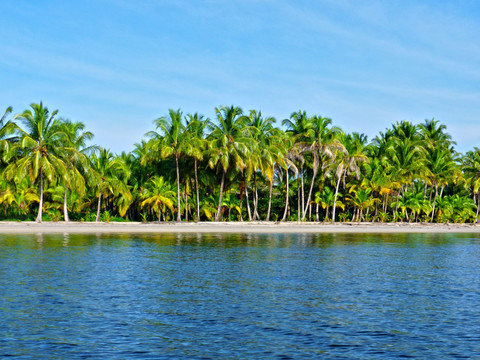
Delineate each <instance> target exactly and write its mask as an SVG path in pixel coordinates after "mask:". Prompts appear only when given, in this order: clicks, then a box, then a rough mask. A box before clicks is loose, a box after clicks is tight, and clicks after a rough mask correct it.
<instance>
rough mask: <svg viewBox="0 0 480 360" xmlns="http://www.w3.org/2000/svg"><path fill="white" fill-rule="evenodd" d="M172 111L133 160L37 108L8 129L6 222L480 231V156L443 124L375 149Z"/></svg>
mask: <svg viewBox="0 0 480 360" xmlns="http://www.w3.org/2000/svg"><path fill="white" fill-rule="evenodd" d="M276 124H277V121H276V119H275V118H273V117H268V116H263V115H262V113H261V111H257V110H250V111H248V112H244V111H242V109H241V108H239V107H235V106H229V107H227V106H221V107H218V108H216V109H215V118H214V119H208V118H205V117H204V116H202V115H200V114H198V113H195V114H183V113H182V111H181V110H180V109H179V110H172V109H170V110H169V111H168V114H167V115H165V116H162V117H160V118H158V119H156V120H155V121H154V122H153V125H154V129H153V130H152V131H150V132H148V133H147V134H145V138H144V139H142V140H141V141H140V142H139V143H137V144H135V147H134V150H133V151H131V152H129V153H126V152H122V153H121V154H113V153H112V152H111V151H109V150H108V149H104V148H102V147H100V146H97V145H92V144H90V143H91V142H92V139H93V134H92V133H91V132H89V131H86V130H85V125H84V124H83V123H82V122H74V121H71V120H68V119H63V118H61V117H59V116H58V111H57V110H55V111H53V112H50V111H49V110H48V108H47V107H45V106H44V105H43V103H42V102H40V103H38V104H37V103H33V104H31V105H30V107H29V109H27V110H25V111H23V112H21V113H18V114H15V115H13V114H12V108H11V107H9V108H7V109H6V111H5V112H4V114H3V116H2V117H1V119H0V172H1V174H2V177H1V181H0V204H1V209H0V219H3V220H34V219H35V220H36V221H42V220H52V221H60V220H64V221H69V220H70V219H72V220H76V221H127V220H130V221H272V220H273V221H323V222H335V221H342V222H345V221H352V222H367V221H375V222H392V221H393V222H395V221H407V222H455V223H465V222H476V220H477V218H478V213H479V209H480V204H479V203H480V196H479V188H480V149H478V148H474V149H473V150H472V151H468V152H467V153H466V154H461V153H459V152H457V151H456V150H455V147H454V146H455V145H456V143H455V142H454V141H453V140H452V137H451V136H450V134H448V133H447V132H446V126H445V125H443V124H441V123H440V122H438V121H437V120H434V119H431V120H425V121H424V122H423V123H420V124H413V123H411V122H407V121H400V122H397V123H395V124H393V125H392V126H391V127H390V128H387V129H386V130H385V131H384V132H380V133H379V134H378V135H377V136H376V137H375V138H374V139H372V140H371V141H368V139H367V137H366V136H365V135H364V134H359V133H356V132H353V133H347V132H345V131H343V130H342V129H341V128H339V127H338V126H334V125H333V123H332V120H331V119H329V118H326V117H321V116H317V115H308V114H307V113H306V112H305V111H297V112H294V113H292V114H291V116H290V117H289V118H288V119H284V120H283V121H282V122H281V125H282V126H276Z"/></svg>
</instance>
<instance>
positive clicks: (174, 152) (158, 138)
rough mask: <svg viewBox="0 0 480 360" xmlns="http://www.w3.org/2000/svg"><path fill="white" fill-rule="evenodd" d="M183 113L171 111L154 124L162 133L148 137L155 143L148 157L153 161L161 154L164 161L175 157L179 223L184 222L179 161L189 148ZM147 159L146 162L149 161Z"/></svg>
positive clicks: (151, 133)
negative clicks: (181, 208)
mask: <svg viewBox="0 0 480 360" xmlns="http://www.w3.org/2000/svg"><path fill="white" fill-rule="evenodd" d="M182 117H183V113H182V112H181V111H180V109H178V110H173V109H169V110H168V116H162V117H160V118H158V119H156V120H154V122H153V123H154V124H155V126H156V128H157V130H159V131H160V132H156V131H150V132H148V133H147V136H149V137H150V138H152V139H153V140H154V141H153V142H151V145H152V146H151V151H152V153H149V154H150V155H149V156H148V157H147V158H148V159H149V160H152V156H155V155H156V154H160V157H161V158H162V159H165V158H168V157H171V156H173V158H174V159H175V170H176V176H177V221H181V220H182V216H181V212H180V167H179V164H178V161H179V159H180V156H182V155H184V154H185V152H186V150H187V149H186V148H187V147H188V141H187V139H188V137H185V136H184V132H185V127H184V125H183V124H182ZM148 159H145V160H148Z"/></svg>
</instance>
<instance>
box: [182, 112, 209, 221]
mask: <svg viewBox="0 0 480 360" xmlns="http://www.w3.org/2000/svg"><path fill="white" fill-rule="evenodd" d="M209 122H210V120H208V119H204V117H203V115H199V114H198V113H195V114H189V115H187V117H186V127H185V134H184V135H185V138H186V145H187V146H186V149H185V152H186V154H187V155H188V156H189V157H191V158H193V168H194V174H195V193H196V202H197V204H196V205H197V206H196V208H197V221H200V190H199V186H198V161H202V160H203V154H204V151H205V150H206V149H207V147H208V142H207V140H206V139H205V128H206V127H207V125H208V124H209Z"/></svg>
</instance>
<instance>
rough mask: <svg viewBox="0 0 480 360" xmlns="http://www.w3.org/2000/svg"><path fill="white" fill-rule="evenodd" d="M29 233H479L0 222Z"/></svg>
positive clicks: (380, 227)
mask: <svg viewBox="0 0 480 360" xmlns="http://www.w3.org/2000/svg"><path fill="white" fill-rule="evenodd" d="M27 233H45V234H48V233H51V234H54V233H84V234H85V233H270V234H272V233H327V234H328V233H480V225H474V224H409V223H388V224H378V223H335V224H332V223H300V224H299V223H296V222H285V223H274V222H242V223H240V222H218V223H215V222H201V223H175V222H168V223H141V222H125V223H112V222H110V223H95V222H69V223H64V222H43V223H35V222H0V234H27Z"/></svg>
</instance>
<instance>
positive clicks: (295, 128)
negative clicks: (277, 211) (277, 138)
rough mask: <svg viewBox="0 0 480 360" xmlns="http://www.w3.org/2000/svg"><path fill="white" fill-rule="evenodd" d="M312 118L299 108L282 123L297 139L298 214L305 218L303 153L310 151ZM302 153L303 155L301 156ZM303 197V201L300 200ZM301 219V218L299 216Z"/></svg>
mask: <svg viewBox="0 0 480 360" xmlns="http://www.w3.org/2000/svg"><path fill="white" fill-rule="evenodd" d="M311 120H312V119H311V118H310V117H308V116H307V113H306V112H305V111H302V110H299V111H297V112H294V113H292V114H291V115H290V119H285V120H283V122H282V125H283V126H285V127H286V128H287V132H288V133H289V134H291V136H292V137H293V139H294V141H295V147H296V152H297V154H298V155H299V156H297V159H298V160H299V165H300V166H297V168H298V169H299V174H300V187H299V188H298V189H299V194H298V195H299V204H300V205H301V207H299V209H298V216H299V217H300V216H301V217H302V218H304V215H305V214H304V213H305V191H304V179H303V175H304V174H303V165H304V163H305V157H304V156H303V154H304V153H305V152H306V151H308V146H309V143H308V139H307V131H308V129H309V128H311V126H312V124H311ZM300 155H301V156H300ZM300 199H301V202H300ZM299 220H300V218H299Z"/></svg>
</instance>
